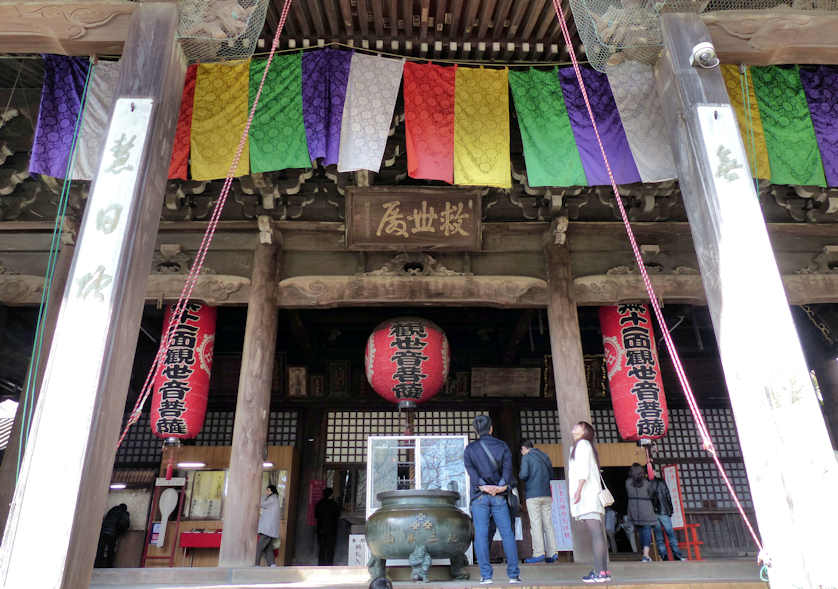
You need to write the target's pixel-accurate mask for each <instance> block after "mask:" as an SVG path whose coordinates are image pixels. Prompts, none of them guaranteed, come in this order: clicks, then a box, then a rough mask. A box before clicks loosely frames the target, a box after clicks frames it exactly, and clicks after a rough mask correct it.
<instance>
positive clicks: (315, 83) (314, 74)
mask: <svg viewBox="0 0 838 589" xmlns="http://www.w3.org/2000/svg"><path fill="white" fill-rule="evenodd" d="M351 61H352V52H351V51H341V50H339V49H323V50H320V51H310V52H308V53H304V54H303V122H304V123H305V127H306V139H307V140H308V153H309V155H310V156H311V161H314V160H316V159H317V158H319V157H322V158H324V160H323V164H324V165H326V166H328V165H330V164H336V163H338V154H339V153H340V123H341V120H343V103H344V101H345V100H346V84H347V82H348V81H349V64H350V62H351Z"/></svg>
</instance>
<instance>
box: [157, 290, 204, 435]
mask: <svg viewBox="0 0 838 589" xmlns="http://www.w3.org/2000/svg"><path fill="white" fill-rule="evenodd" d="M172 311H173V308H172V307H169V308H167V309H166V313H165V315H164V318H163V330H164V333H165V332H166V330H167V329H168V327H169V321H171V318H172ZM216 315H217V309H216V308H215V307H210V306H209V305H204V304H203V303H195V302H191V303H189V304H187V305H186V310H185V311H184V313H183V315H182V316H181V319H180V323H178V325H177V327H176V328H175V332H174V334H173V335H172V339H171V341H170V343H169V349H168V350H167V351H166V360H165V362H163V364H162V365H161V366H160V368H159V369H158V371H157V374H156V375H155V377H154V396H153V397H152V401H151V431H152V432H153V433H154V435H155V436H157V437H160V438H186V439H188V438H194V437H195V436H197V435H198V433H199V432H200V431H201V427H202V426H203V425H204V416H205V415H206V413H207V397H208V394H209V383H210V370H211V368H212V349H213V344H214V343H215V320H216Z"/></svg>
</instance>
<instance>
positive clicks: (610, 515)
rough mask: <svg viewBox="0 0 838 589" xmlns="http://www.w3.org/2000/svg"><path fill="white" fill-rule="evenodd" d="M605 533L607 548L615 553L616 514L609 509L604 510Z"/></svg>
mask: <svg viewBox="0 0 838 589" xmlns="http://www.w3.org/2000/svg"><path fill="white" fill-rule="evenodd" d="M605 533H606V534H607V535H608V547H609V549H610V551H611V552H613V553H615V554H616V553H617V512H616V511H614V510H613V509H611V508H610V507H606V508H605Z"/></svg>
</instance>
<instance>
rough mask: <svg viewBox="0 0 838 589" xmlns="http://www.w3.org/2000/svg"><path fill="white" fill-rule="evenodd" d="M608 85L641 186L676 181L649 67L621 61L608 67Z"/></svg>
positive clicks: (664, 125) (663, 121)
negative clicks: (645, 183)
mask: <svg viewBox="0 0 838 589" xmlns="http://www.w3.org/2000/svg"><path fill="white" fill-rule="evenodd" d="M607 74H608V82H609V84H611V92H612V93H613V94H614V101H615V102H616V103H617V110H618V111H619V113H620V119H621V120H622V122H623V128H624V129H625V131H626V138H627V139H628V143H629V147H630V148H631V154H632V155H633V156H634V163H635V164H637V171H638V172H640V179H641V180H643V182H661V181H663V180H672V179H674V178H677V177H678V170H677V169H676V168H675V160H674V158H673V157H672V148H671V147H670V145H669V136H668V134H667V131H666V121H665V120H664V117H663V110H662V107H661V102H660V99H659V97H658V92H657V89H656V87H655V76H654V73H653V72H652V66H650V65H646V64H642V63H637V62H636V61H624V62H623V63H621V64H619V65H615V66H609V67H608V72H607Z"/></svg>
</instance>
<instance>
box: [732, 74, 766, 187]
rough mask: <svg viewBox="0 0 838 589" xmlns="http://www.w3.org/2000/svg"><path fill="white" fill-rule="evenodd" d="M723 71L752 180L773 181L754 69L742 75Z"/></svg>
mask: <svg viewBox="0 0 838 589" xmlns="http://www.w3.org/2000/svg"><path fill="white" fill-rule="evenodd" d="M721 69H722V77H723V78H724V81H725V86H726V87H727V95H728V97H729V98H730V104H731V106H732V107H733V111H734V112H735V113H736V123H737V124H738V126H739V134H740V135H741V136H742V143H743V144H744V146H745V153H747V154H748V161H749V162H750V164H751V176H753V177H755V178H770V177H771V165H770V163H769V161H768V148H767V147H766V145H765V130H764V129H763V127H762V117H760V115H759V104H758V103H757V96H756V94H754V84H753V79H752V78H751V73H750V68H747V67H746V68H745V71H744V72H740V71H739V66H736V65H723V66H721ZM746 91H747V92H746Z"/></svg>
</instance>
